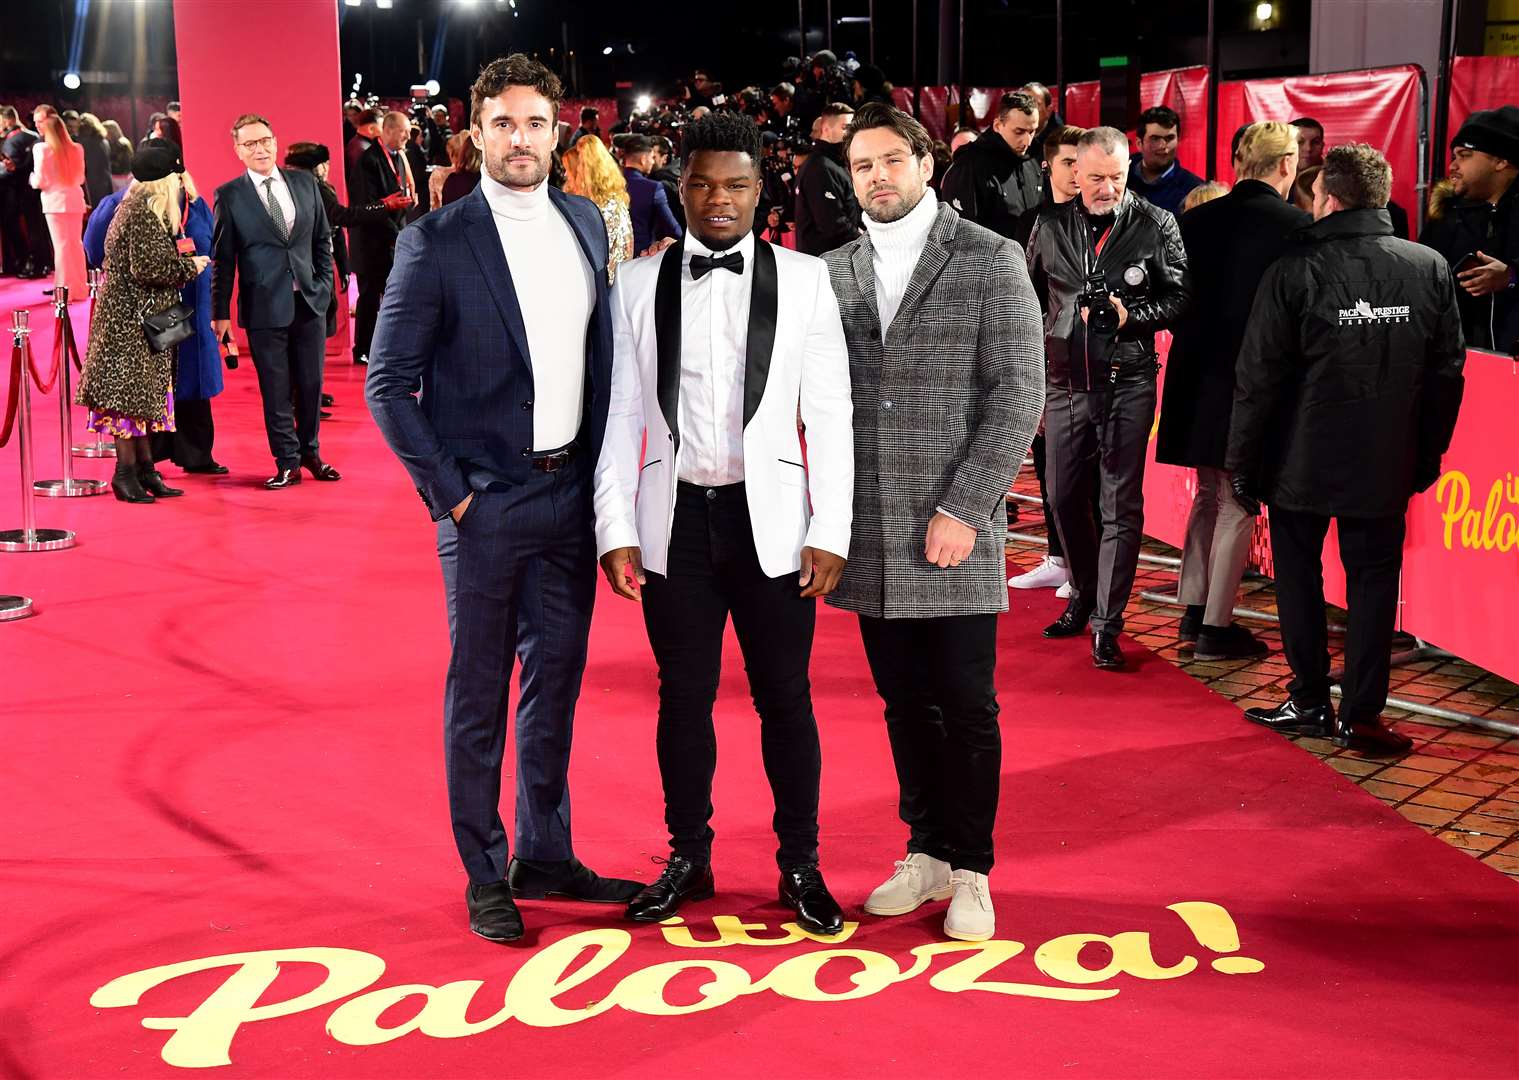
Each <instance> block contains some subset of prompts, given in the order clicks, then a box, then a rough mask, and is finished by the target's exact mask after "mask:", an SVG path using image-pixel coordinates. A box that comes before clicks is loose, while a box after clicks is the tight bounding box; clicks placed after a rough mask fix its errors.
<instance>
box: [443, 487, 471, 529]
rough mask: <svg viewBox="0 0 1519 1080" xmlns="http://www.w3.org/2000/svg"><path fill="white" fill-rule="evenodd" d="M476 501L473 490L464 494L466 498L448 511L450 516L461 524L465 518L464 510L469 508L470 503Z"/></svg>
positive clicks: (456, 522)
mask: <svg viewBox="0 0 1519 1080" xmlns="http://www.w3.org/2000/svg"><path fill="white" fill-rule="evenodd" d="M474 501H475V493H474V492H473V491H471V492H470V493H469V494H468V495H466V496H464V500H463V501H462V502H460V503H459V505H458V506H456V507H454V508H453V509H452V510H450V511H449V512H448V516H449V517H451V518H453V519H454V524H455V525H457V524H459V522H460V521H462V520H463V518H464V512H465V511H466V510H468V509H469V504H470V503H472V502H474Z"/></svg>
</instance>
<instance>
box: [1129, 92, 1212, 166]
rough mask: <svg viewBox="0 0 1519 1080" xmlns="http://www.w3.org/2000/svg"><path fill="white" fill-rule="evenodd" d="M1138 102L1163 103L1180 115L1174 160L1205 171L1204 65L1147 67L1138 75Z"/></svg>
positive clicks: (1205, 109) (1147, 105)
mask: <svg viewBox="0 0 1519 1080" xmlns="http://www.w3.org/2000/svg"><path fill="white" fill-rule="evenodd" d="M1139 104H1140V107H1141V108H1145V109H1149V108H1153V107H1154V106H1156V105H1165V106H1166V107H1168V108H1170V109H1173V110H1174V111H1175V112H1176V115H1177V116H1179V117H1180V118H1181V135H1180V137H1179V138H1178V139H1177V146H1176V160H1177V161H1179V162H1181V167H1182V168H1183V169H1187V170H1188V171H1190V172H1194V173H1196V174H1197V175H1198V176H1207V175H1208V69H1207V68H1205V67H1184V68H1172V69H1170V70H1169V71H1147V72H1145V73H1144V74H1143V75H1141V76H1140V77H1139Z"/></svg>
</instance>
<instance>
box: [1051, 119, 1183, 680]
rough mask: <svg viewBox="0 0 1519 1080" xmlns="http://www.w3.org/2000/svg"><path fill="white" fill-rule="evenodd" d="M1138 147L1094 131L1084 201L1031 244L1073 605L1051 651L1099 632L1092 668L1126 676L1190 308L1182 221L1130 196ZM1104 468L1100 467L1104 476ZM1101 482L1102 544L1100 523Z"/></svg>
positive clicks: (1081, 168) (1084, 159) (1085, 160)
mask: <svg viewBox="0 0 1519 1080" xmlns="http://www.w3.org/2000/svg"><path fill="white" fill-rule="evenodd" d="M1128 176H1129V140H1128V137H1127V136H1126V135H1124V133H1123V132H1121V131H1119V130H1117V129H1116V128H1110V127H1099V128H1092V129H1091V130H1089V131H1087V132H1086V133H1085V134H1083V135H1082V136H1081V138H1080V139H1079V140H1078V142H1077V144H1076V184H1077V187H1078V189H1079V191H1080V193H1081V194H1080V198H1077V199H1072V200H1071V201H1070V202H1068V203H1064V204H1062V205H1060V206H1055V207H1052V208H1051V209H1050V210H1049V211H1048V212H1047V213H1046V214H1044V215H1043V216H1041V217H1040V219H1039V222H1038V224H1036V225H1035V226H1034V231H1033V234H1032V235H1031V236H1030V237H1029V244H1028V260H1029V274H1030V276H1031V277H1032V278H1033V282H1034V288H1035V291H1036V292H1037V293H1038V294H1039V298H1040V301H1041V302H1042V303H1043V306H1044V311H1045V317H1044V349H1045V360H1046V381H1047V384H1048V387H1047V390H1048V396H1047V399H1046V405H1045V414H1044V415H1045V423H1044V432H1045V443H1046V448H1045V454H1046V464H1045V470H1046V471H1045V482H1046V485H1047V487H1048V489H1049V496H1050V502H1051V504H1052V506H1053V508H1054V511H1055V525H1056V528H1057V529H1058V531H1059V533H1060V541H1061V543H1062V545H1063V546H1064V547H1065V554H1066V560H1067V563H1068V565H1069V568H1070V572H1071V584H1072V587H1073V593H1072V595H1071V599H1070V601H1069V603H1068V605H1067V606H1066V609H1065V612H1064V613H1063V614H1062V615H1061V616H1060V618H1059V619H1057V620H1056V621H1055V622H1054V623H1053V624H1051V625H1050V626H1048V627H1046V628H1045V630H1044V636H1045V637H1049V638H1063V637H1075V636H1076V635H1078V634H1080V633H1082V632H1083V631H1084V630H1085V629H1086V627H1087V624H1088V622H1090V623H1091V627H1092V661H1093V663H1094V664H1095V665H1096V666H1097V667H1099V668H1104V669H1109V670H1116V669H1119V668H1122V667H1123V666H1124V659H1123V653H1122V652H1121V651H1119V648H1118V635H1119V633H1120V632H1122V630H1123V612H1124V606H1125V605H1126V604H1127V603H1128V600H1129V592H1130V590H1131V589H1132V588H1133V585H1134V573H1135V570H1136V569H1137V567H1138V564H1139V544H1140V529H1141V526H1142V525H1143V522H1144V489H1143V483H1144V467H1145V447H1146V445H1147V444H1148V442H1149V437H1150V427H1151V425H1152V423H1153V422H1154V419H1155V376H1156V374H1157V372H1158V371H1159V370H1160V365H1159V364H1158V363H1157V361H1156V355H1155V332H1156V331H1157V330H1164V329H1166V328H1168V327H1170V326H1171V325H1172V324H1173V323H1174V322H1176V320H1177V318H1178V317H1179V316H1180V315H1181V314H1182V312H1183V311H1184V310H1185V309H1186V306H1187V303H1188V301H1189V299H1190V285H1189V282H1188V279H1187V253H1186V249H1185V248H1183V246H1182V240H1181V230H1179V229H1178V228H1177V226H1176V219H1175V218H1174V217H1172V216H1171V214H1170V212H1169V211H1166V210H1161V209H1158V208H1157V207H1154V206H1151V205H1150V204H1149V203H1147V202H1145V201H1144V200H1143V199H1141V198H1139V197H1137V196H1136V195H1134V194H1133V193H1132V192H1129V191H1127V190H1126V184H1127V180H1128ZM1099 463H1100V467H1099ZM1094 472H1095V474H1096V476H1097V477H1098V483H1099V485H1100V493H1101V506H1102V536H1101V538H1100V539H1099V538H1098V536H1097V531H1096V527H1095V526H1094V524H1093V522H1092V515H1091V509H1090V507H1091V498H1092V492H1091V485H1092V480H1093V476H1094Z"/></svg>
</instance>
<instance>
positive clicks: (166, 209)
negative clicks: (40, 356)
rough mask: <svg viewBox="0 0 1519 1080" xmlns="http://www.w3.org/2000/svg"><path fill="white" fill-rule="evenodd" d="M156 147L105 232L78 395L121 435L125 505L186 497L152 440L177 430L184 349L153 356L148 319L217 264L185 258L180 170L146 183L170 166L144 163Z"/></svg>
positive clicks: (94, 425) (101, 425)
mask: <svg viewBox="0 0 1519 1080" xmlns="http://www.w3.org/2000/svg"><path fill="white" fill-rule="evenodd" d="M157 153H160V152H159V151H156V150H152V149H145V150H141V151H139V152H138V154H137V156H136V157H134V159H133V163H132V164H133V173H134V175H136V176H138V183H137V185H136V186H135V187H134V188H133V189H132V191H131V193H130V194H128V195H127V197H126V198H125V199H123V200H122V203H121V208H120V209H119V210H118V211H117V213H116V216H115V218H114V219H113V220H112V222H111V228H110V231H109V232H108V233H107V234H106V255H105V268H106V280H105V287H104V289H102V290H101V293H100V296H99V299H98V300H97V302H96V306H95V314H94V318H93V320H92V322H91V324H90V343H89V349H88V350H87V353H86V356H85V365H84V378H83V379H82V380H81V381H80V384H79V394H78V398H77V401H78V402H79V404H81V405H85V406H87V407H88V408H89V409H90V422H89V426H90V429H91V430H92V431H99V432H101V433H103V434H107V435H111V436H113V437H114V438H115V440H116V475H115V476H114V477H113V478H112V481H111V490H112V491H113V492H114V493H115V494H116V497H117V498H118V499H121V500H122V501H123V502H152V501H154V497H155V496H157V497H158V498H165V497H168V496H169V495H171V494H172V495H178V494H182V492H178V491H175V490H174V489H173V488H169V487H167V486H165V485H164V483H163V477H162V476H160V475H159V474H158V472H157V470H156V469H154V467H153V454H152V451H151V450H150V449H149V445H148V436H149V434H150V433H151V432H154V431H173V430H174V400H173V396H172V392H171V388H172V386H173V379H174V370H173V368H174V356H175V352H176V350H174V349H168V350H165V351H164V352H157V353H156V352H154V351H153V350H152V348H151V347H150V346H149V345H148V338H147V334H146V333H145V332H144V330H143V328H142V320H143V317H144V316H145V315H151V314H153V313H155V312H159V311H163V310H164V309H165V308H168V307H171V306H172V305H174V304H176V303H178V302H179V298H180V297H179V290H180V288H181V287H182V286H184V285H187V284H189V283H190V282H191V281H194V280H195V277H196V275H197V274H199V273H201V272H202V271H203V270H204V269H205V267H206V264H207V262H208V260H207V259H206V258H205V257H204V256H199V255H196V256H190V255H181V254H180V253H179V250H178V248H177V246H176V244H175V240H174V236H175V233H177V232H178V231H179V225H180V222H179V215H180V180H179V174H178V173H176V172H173V171H172V168H171V169H170V171H168V172H167V174H166V175H162V176H156V177H154V178H152V179H148V180H143V179H142V175H148V176H153V174H155V173H157V172H158V170H159V168H161V167H162V163H160V162H156V161H155V160H153V159H151V157H150V160H149V161H147V162H146V163H142V162H141V161H140V159H142V158H144V157H145V156H150V155H154V154H157ZM140 164H141V165H142V168H141V169H139V165H140Z"/></svg>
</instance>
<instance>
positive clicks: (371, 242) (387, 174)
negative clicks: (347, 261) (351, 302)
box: [348, 112, 417, 363]
mask: <svg viewBox="0 0 1519 1080" xmlns="http://www.w3.org/2000/svg"><path fill="white" fill-rule="evenodd" d="M410 130H411V124H410V120H409V119H408V118H407V116H406V114H405V113H403V112H388V113H386V114H385V118H384V119H383V120H382V121H381V122H380V137H379V138H378V139H376V140H375V141H374V142H372V143H370V144H369V148H368V149H367V150H365V151H364V152H363V153H362V154H360V155H359V160H358V167H357V172H356V179H355V180H354V181H353V182H352V183H351V185H350V186H351V187H352V188H353V190H354V191H356V192H357V193H358V199H357V200H356V205H358V206H368V205H370V204H371V203H377V202H380V201H382V200H383V199H385V197H386V196H388V195H396V194H399V195H401V196H403V197H405V198H406V199H408V200H409V201H408V202H407V203H406V204H405V205H406V206H408V207H410V206H415V205H416V204H417V200H416V184H415V182H414V181H413V179H412V172H411V166H410V164H409V163H408V162H407V160H406V154H405V147H406V137H407V134H408V132H409V131H410ZM405 226H406V211H405V210H396V211H393V212H391V213H390V214H388V215H386V216H385V217H384V218H378V219H376V220H374V221H372V222H368V223H366V224H364V225H350V226H349V228H348V241H349V244H348V248H349V255H350V257H351V262H352V265H353V272H354V274H355V276H357V277H358V279H359V304H358V308H357V309H356V310H355V311H354V317H353V323H354V326H353V359H354V362H355V363H365V362H366V361H367V359H368V357H369V344H370V342H371V341H372V340H373V339H374V324H375V320H376V319H377V318H379V315H380V298H381V297H382V296H384V295H385V279H386V278H388V277H389V276H390V265H391V262H392V260H393V259H394V258H395V249H396V236H397V234H399V233H400V231H401V230H402V229H403V228H404V227H405Z"/></svg>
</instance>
